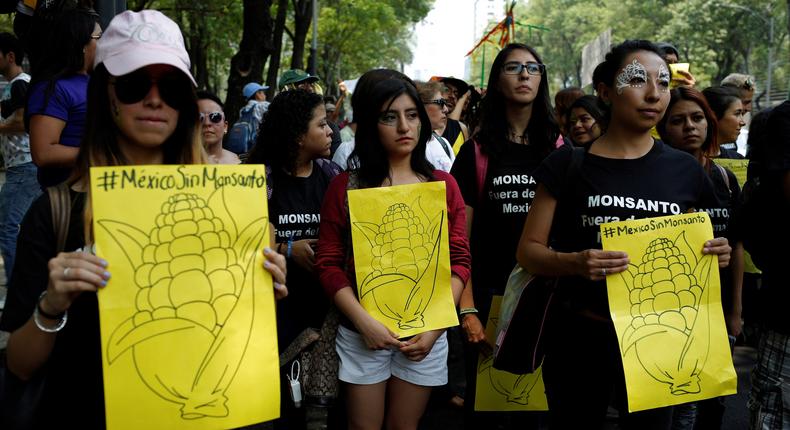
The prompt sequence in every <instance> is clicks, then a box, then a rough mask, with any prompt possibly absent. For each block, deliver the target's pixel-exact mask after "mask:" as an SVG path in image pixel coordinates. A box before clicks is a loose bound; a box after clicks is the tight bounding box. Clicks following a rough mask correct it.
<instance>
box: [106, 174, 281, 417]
mask: <svg viewBox="0 0 790 430" xmlns="http://www.w3.org/2000/svg"><path fill="white" fill-rule="evenodd" d="M91 198H92V205H93V231H94V235H95V238H96V253H97V255H98V256H100V257H102V258H104V259H105V260H107V261H108V262H109V264H110V267H111V268H112V269H111V270H112V273H113V277H112V279H111V280H110V282H109V283H108V285H107V287H106V288H104V289H102V290H101V291H100V292H99V295H98V297H99V314H100V321H101V339H102V364H103V372H104V397H105V405H106V416H107V427H108V428H110V429H141V428H146V429H155V428H156V429H186V428H189V429H216V428H233V427H240V426H244V425H248V424H253V423H257V422H261V421H267V420H271V419H274V418H276V417H278V415H279V402H280V399H279V382H278V381H279V380H278V377H279V368H278V367H279V366H278V355H277V331H276V322H275V313H274V293H273V288H272V280H271V277H270V275H269V274H268V272H267V271H265V270H264V269H263V258H264V257H263V253H262V250H263V248H264V247H266V246H268V244H269V221H268V211H267V206H266V175H265V170H264V167H263V166H253V165H247V166H197V165H194V166H128V167H103V168H92V169H91Z"/></svg>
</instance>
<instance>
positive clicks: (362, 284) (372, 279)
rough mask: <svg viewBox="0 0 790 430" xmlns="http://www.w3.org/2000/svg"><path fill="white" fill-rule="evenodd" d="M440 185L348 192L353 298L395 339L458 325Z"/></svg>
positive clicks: (444, 209) (438, 183)
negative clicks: (352, 252) (353, 271)
mask: <svg viewBox="0 0 790 430" xmlns="http://www.w3.org/2000/svg"><path fill="white" fill-rule="evenodd" d="M446 202H447V198H446V191H445V184H444V182H443V181H435V182H426V183H421V184H412V185H399V186H394V187H381V188H368V189H361V190H350V191H349V192H348V209H349V212H350V215H351V226H352V227H351V239H352V243H353V247H354V267H355V269H356V276H357V293H358V294H357V295H358V297H359V302H360V303H361V304H362V307H364V308H365V310H366V311H368V313H370V314H371V315H372V316H373V318H375V319H376V320H378V321H379V322H381V323H382V324H384V325H385V326H386V327H387V328H389V329H390V330H392V332H393V333H395V334H396V335H397V336H398V337H399V338H402V337H406V336H413V335H415V334H418V333H422V332H426V331H430V330H435V329H440V328H446V327H452V326H455V325H458V316H457V315H456V313H455V302H454V301H453V293H452V288H451V286H450V277H451V274H450V246H449V241H448V225H447V203H446Z"/></svg>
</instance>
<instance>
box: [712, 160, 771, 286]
mask: <svg viewBox="0 0 790 430" xmlns="http://www.w3.org/2000/svg"><path fill="white" fill-rule="evenodd" d="M714 162H715V163H716V164H718V165H719V166H721V167H725V168H727V169H730V170H731V171H732V173H734V174H735V178H736V179H737V180H738V185H739V186H740V187H741V189H743V185H744V184H745V183H746V174H747V171H748V169H749V160H747V159H740V158H717V159H715V160H714ZM743 271H744V272H745V273H757V274H760V273H763V272H762V271H760V269H758V268H757V266H756V265H755V264H754V261H752V256H751V255H749V253H748V252H746V251H744V252H743Z"/></svg>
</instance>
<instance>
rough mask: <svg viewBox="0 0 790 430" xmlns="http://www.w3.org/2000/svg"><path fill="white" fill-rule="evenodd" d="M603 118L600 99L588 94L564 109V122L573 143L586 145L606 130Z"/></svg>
mask: <svg viewBox="0 0 790 430" xmlns="http://www.w3.org/2000/svg"><path fill="white" fill-rule="evenodd" d="M605 120H606V115H604V112H603V109H602V107H601V101H600V100H599V99H598V97H595V96H589V95H588V96H582V97H580V98H578V99H576V101H574V102H573V103H572V104H571V106H570V108H569V109H568V110H567V111H566V117H565V124H566V125H567V128H568V131H569V134H570V138H571V141H572V142H573V144H574V145H576V146H587V145H589V144H590V143H592V142H593V141H594V140H595V139H598V138H599V137H601V134H603V132H604V131H605V130H606V126H605V122H604V121H605Z"/></svg>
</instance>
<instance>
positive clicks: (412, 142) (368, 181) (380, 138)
mask: <svg viewBox="0 0 790 430" xmlns="http://www.w3.org/2000/svg"><path fill="white" fill-rule="evenodd" d="M364 79H365V77H364V76H363V78H361V79H360V81H362V80H364ZM368 82H369V84H370V87H369V88H368V89H366V91H365V93H364V95H362V98H356V99H355V100H354V107H355V109H354V118H355V119H356V120H357V124H358V125H357V132H356V135H355V140H356V146H355V148H354V154H355V156H356V158H357V160H358V161H359V165H358V166H359V168H358V169H354V170H352V171H350V172H346V173H342V174H340V175H338V176H337V178H335V180H333V181H332V183H331V184H330V185H329V189H328V190H327V193H326V197H325V199H324V204H323V207H322V208H321V228H320V230H319V236H320V237H319V242H318V244H319V246H318V255H317V258H316V268H317V270H318V274H319V278H320V280H321V284H322V286H323V287H324V290H325V291H326V293H327V294H328V295H329V296H330V297H331V299H332V300H333V301H334V303H335V305H337V308H338V309H339V310H340V312H341V321H340V327H339V328H338V332H337V340H336V351H337V353H338V355H339V358H340V370H339V378H340V380H341V381H343V382H344V383H345V386H344V388H345V390H344V392H345V396H346V399H345V403H346V405H347V412H348V413H347V416H348V428H350V429H370V430H373V429H376V430H378V429H381V428H388V429H411V430H416V429H417V425H418V423H419V421H420V417H421V416H422V414H423V412H424V411H425V408H426V406H427V404H428V399H429V397H430V395H431V390H432V387H435V386H441V385H444V384H446V383H447V350H448V348H447V339H446V336H445V331H444V330H433V331H428V332H424V333H420V334H417V335H415V336H413V337H411V338H408V339H398V338H396V337H395V334H393V333H392V332H391V331H390V330H389V329H387V327H385V326H384V325H383V324H382V323H380V322H379V321H377V320H376V319H374V318H373V317H372V316H371V315H370V314H369V313H368V312H367V311H365V309H364V308H363V307H362V305H361V304H360V302H359V299H358V298H357V293H356V291H357V288H356V280H355V276H354V257H353V255H352V252H351V251H352V250H351V249H350V247H351V226H350V225H349V215H348V204H347V197H346V195H347V190H348V189H356V188H379V187H389V186H397V185H406V184H416V183H421V182H429V181H444V182H445V183H446V188H447V196H446V200H447V218H448V222H449V229H448V236H449V237H448V239H449V244H450V250H449V252H450V256H449V257H450V266H451V267H450V268H451V271H452V278H451V282H450V284H449V285H441V286H437V287H436V288H447V289H448V290H452V293H453V296H454V297H455V300H456V303H457V301H458V297H459V295H460V293H461V290H462V288H463V285H464V283H465V282H466V279H467V278H468V276H469V263H470V260H469V246H468V242H467V240H466V236H465V234H464V226H465V223H466V219H465V216H464V208H463V201H462V199H461V194H460V192H459V190H458V186H457V185H456V183H455V180H453V178H452V176H450V175H449V174H447V173H445V172H442V171H440V170H435V169H434V168H433V166H431V164H430V163H428V161H427V160H426V159H425V145H426V144H427V142H428V139H429V138H430V136H431V129H430V128H431V125H430V120H429V119H428V114H427V112H426V111H425V107H424V106H423V104H422V101H421V100H420V96H419V95H418V94H417V90H416V89H415V88H414V86H413V85H412V84H411V83H410V82H407V81H406V80H404V79H400V78H398V77H394V78H388V79H383V80H380V81H378V82H375V81H371V80H368ZM374 82H375V83H374ZM356 96H357V95H356V94H355V97H356Z"/></svg>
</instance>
